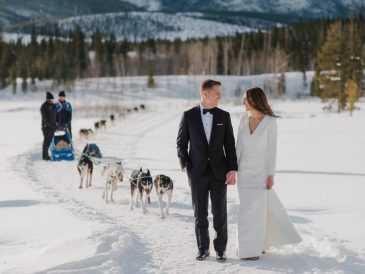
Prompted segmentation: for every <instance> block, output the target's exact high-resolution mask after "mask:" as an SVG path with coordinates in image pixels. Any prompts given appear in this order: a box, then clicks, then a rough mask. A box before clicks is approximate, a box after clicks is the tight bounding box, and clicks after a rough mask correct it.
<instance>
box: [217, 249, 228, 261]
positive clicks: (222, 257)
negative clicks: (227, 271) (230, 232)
mask: <svg viewBox="0 0 365 274" xmlns="http://www.w3.org/2000/svg"><path fill="white" fill-rule="evenodd" d="M215 258H216V260H217V261H218V262H220V263H222V262H225V261H226V260H227V257H226V252H224V251H218V252H217V253H216V255H215Z"/></svg>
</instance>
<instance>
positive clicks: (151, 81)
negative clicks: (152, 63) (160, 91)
mask: <svg viewBox="0 0 365 274" xmlns="http://www.w3.org/2000/svg"><path fill="white" fill-rule="evenodd" d="M155 86H156V84H155V79H154V78H153V70H152V69H151V68H150V69H149V70H148V80H147V87H149V88H154V87H155Z"/></svg>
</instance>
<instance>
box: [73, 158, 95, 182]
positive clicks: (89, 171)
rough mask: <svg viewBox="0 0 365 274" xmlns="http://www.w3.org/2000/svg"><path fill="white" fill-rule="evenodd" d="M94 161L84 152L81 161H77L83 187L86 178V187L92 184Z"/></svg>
mask: <svg viewBox="0 0 365 274" xmlns="http://www.w3.org/2000/svg"><path fill="white" fill-rule="evenodd" d="M93 168H94V167H93V162H91V160H90V159H89V158H88V157H87V156H86V155H84V154H82V155H81V157H80V160H79V162H78V163H77V170H78V171H79V174H80V186H79V188H82V185H83V181H84V179H85V181H86V183H85V187H86V188H87V187H89V186H91V180H92V176H93Z"/></svg>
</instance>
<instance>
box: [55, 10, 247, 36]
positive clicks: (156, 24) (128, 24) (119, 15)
mask: <svg viewBox="0 0 365 274" xmlns="http://www.w3.org/2000/svg"><path fill="white" fill-rule="evenodd" d="M200 16H201V14H200V13H197V14H196V16H195V14H194V13H176V14H168V13H162V12H116V13H107V14H93V15H83V16H75V17H69V18H66V19H63V20H59V21H58V24H59V27H60V28H61V29H62V30H64V31H67V30H71V29H74V28H75V26H76V25H79V26H81V28H82V29H83V30H84V31H85V32H86V33H87V34H88V35H90V34H91V33H92V32H95V31H96V29H97V28H99V30H100V31H101V32H102V33H103V34H109V33H114V34H115V36H116V38H117V39H118V40H123V39H125V38H126V39H128V40H130V41H143V40H147V39H151V38H154V39H165V40H175V39H177V38H179V39H181V40H187V39H189V38H204V37H216V36H223V35H224V36H227V35H235V34H236V33H243V32H248V31H251V30H252V29H251V28H248V27H246V26H239V25H234V24H229V23H220V22H215V21H211V20H206V19H201V18H197V17H200Z"/></svg>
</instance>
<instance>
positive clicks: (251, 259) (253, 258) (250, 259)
mask: <svg viewBox="0 0 365 274" xmlns="http://www.w3.org/2000/svg"><path fill="white" fill-rule="evenodd" d="M258 259H260V257H249V258H242V259H241V260H248V261H257V260H258Z"/></svg>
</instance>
